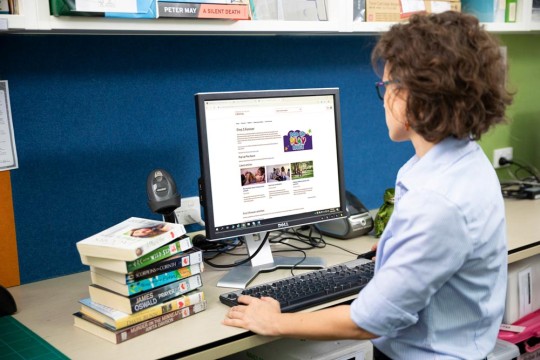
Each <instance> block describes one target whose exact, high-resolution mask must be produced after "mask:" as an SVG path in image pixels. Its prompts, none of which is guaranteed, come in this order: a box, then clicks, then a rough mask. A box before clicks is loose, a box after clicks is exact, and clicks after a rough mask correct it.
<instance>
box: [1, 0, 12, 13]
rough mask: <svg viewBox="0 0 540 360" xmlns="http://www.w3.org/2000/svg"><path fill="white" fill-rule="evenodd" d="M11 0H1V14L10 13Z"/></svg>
mask: <svg viewBox="0 0 540 360" xmlns="http://www.w3.org/2000/svg"><path fill="white" fill-rule="evenodd" d="M10 13H11V11H10V8H9V1H8V0H0V14H10Z"/></svg>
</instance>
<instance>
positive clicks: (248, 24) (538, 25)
mask: <svg viewBox="0 0 540 360" xmlns="http://www.w3.org/2000/svg"><path fill="white" fill-rule="evenodd" d="M519 4H520V5H519V6H518V17H517V19H518V21H517V22H516V23H484V25H485V27H486V29H487V30H488V31H490V32H494V33H530V32H540V22H533V21H531V12H532V0H522V1H520V3H519ZM19 12H20V15H0V19H5V20H7V25H8V30H7V31H2V32H0V34H1V33H35V32H39V33H48V34H63V33H69V34H92V33H108V34H114V33H122V34H168V35H175V34H176V35H190V34H205V35H210V34H212V35H213V34H220V35H238V34H240V35H284V34H291V35H294V34H312V35H320V34H330V35H338V34H345V35H347V34H349V35H372V34H380V33H381V32H385V31H387V30H388V29H389V28H390V26H392V25H393V23H388V22H355V21H353V19H352V18H353V16H352V12H353V0H340V1H332V0H329V1H328V15H329V20H328V21H272V20H266V21H261V20H257V21H248V20H240V21H229V20H200V19H198V20H195V19H114V18H103V17H55V16H51V15H50V14H49V5H48V1H46V0H19Z"/></svg>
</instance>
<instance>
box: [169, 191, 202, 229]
mask: <svg viewBox="0 0 540 360" xmlns="http://www.w3.org/2000/svg"><path fill="white" fill-rule="evenodd" d="M174 213H175V214H176V219H177V221H178V223H179V224H182V225H190V224H195V223H197V222H199V221H200V219H201V204H200V203H199V197H198V196H192V197H188V198H185V199H182V201H181V203H180V207H179V208H176V210H174Z"/></svg>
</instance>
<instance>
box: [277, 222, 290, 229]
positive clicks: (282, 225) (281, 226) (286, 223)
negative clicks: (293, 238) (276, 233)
mask: <svg viewBox="0 0 540 360" xmlns="http://www.w3.org/2000/svg"><path fill="white" fill-rule="evenodd" d="M288 226H289V223H288V222H286V221H285V222H282V223H278V224H277V227H278V228H283V227H288Z"/></svg>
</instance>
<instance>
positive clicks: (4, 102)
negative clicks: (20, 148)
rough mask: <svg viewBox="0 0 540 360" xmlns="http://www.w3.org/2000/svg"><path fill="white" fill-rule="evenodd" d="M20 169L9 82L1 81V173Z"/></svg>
mask: <svg viewBox="0 0 540 360" xmlns="http://www.w3.org/2000/svg"><path fill="white" fill-rule="evenodd" d="M16 168H18V164H17V150H16V148H15V134H14V133H13V122H12V121H11V107H10V104H9V89H8V82H7V81H5V80H0V171H6V170H12V169H16Z"/></svg>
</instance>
